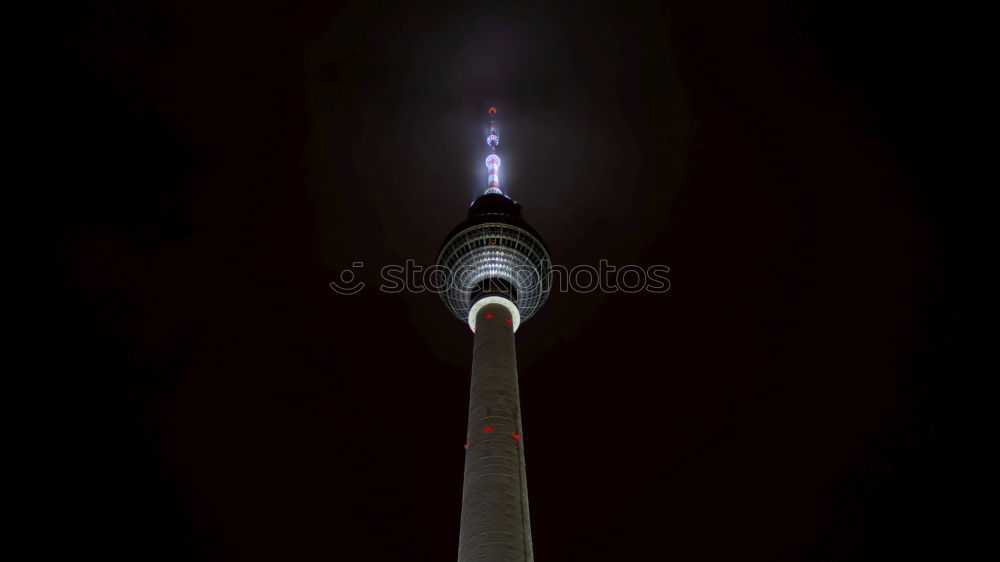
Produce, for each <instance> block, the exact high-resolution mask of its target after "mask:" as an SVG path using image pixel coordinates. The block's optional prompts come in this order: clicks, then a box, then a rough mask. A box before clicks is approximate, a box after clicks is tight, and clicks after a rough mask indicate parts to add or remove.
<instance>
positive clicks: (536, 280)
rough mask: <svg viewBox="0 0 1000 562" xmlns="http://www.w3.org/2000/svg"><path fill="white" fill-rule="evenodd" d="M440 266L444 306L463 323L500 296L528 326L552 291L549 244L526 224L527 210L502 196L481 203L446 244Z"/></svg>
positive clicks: (488, 197)
mask: <svg viewBox="0 0 1000 562" xmlns="http://www.w3.org/2000/svg"><path fill="white" fill-rule="evenodd" d="M437 265H438V266H439V270H438V275H439V276H438V278H437V279H436V280H435V285H436V286H437V287H438V288H441V289H443V290H442V291H441V293H440V294H441V300H442V301H444V304H445V306H447V307H448V310H450V311H451V312H452V314H454V315H455V316H456V317H457V318H458V319H459V320H461V321H463V322H466V321H468V319H469V311H470V310H471V309H472V306H473V305H474V304H475V303H476V302H477V301H479V300H480V299H483V298H487V297H494V296H496V297H503V298H505V299H509V300H511V301H513V302H514V304H515V305H516V306H517V310H518V313H519V314H518V316H519V317H520V322H524V321H525V320H527V319H528V318H531V316H532V315H533V314H534V313H535V312H536V311H537V310H538V309H539V308H541V306H542V304H543V303H544V302H545V300H546V299H547V298H548V297H549V292H550V291H551V289H552V278H551V277H552V262H551V260H550V259H549V252H548V249H547V248H546V247H545V242H544V241H543V240H542V237H541V236H539V234H538V233H537V232H535V229H533V228H531V226H529V225H528V223H527V222H525V221H524V219H522V218H521V205H519V204H518V203H517V202H515V201H513V200H511V199H510V198H509V197H507V196H506V195H502V194H499V193H487V194H485V195H481V196H480V197H479V198H478V199H476V201H475V202H474V203H473V204H472V207H471V208H470V209H469V216H468V218H467V219H466V220H465V221H464V222H462V223H461V224H459V225H458V226H457V227H455V229H454V230H453V231H452V232H451V234H449V235H448V237H447V238H446V239H445V242H444V244H442V246H441V251H440V252H439V253H438V260H437Z"/></svg>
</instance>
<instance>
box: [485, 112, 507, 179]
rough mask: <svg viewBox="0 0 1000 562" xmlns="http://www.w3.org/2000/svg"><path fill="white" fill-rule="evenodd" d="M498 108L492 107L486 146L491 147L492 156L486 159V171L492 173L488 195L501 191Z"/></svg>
mask: <svg viewBox="0 0 1000 562" xmlns="http://www.w3.org/2000/svg"><path fill="white" fill-rule="evenodd" d="M496 115H497V108H495V107H490V134H489V136H487V137H486V144H487V145H489V147H490V155H489V156H487V157H486V169H488V170H489V171H490V175H489V180H488V183H487V184H486V193H499V194H500V195H503V191H501V190H500V156H498V155H497V145H498V144H500V136H499V135H497V120H496Z"/></svg>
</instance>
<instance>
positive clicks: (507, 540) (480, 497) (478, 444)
mask: <svg viewBox="0 0 1000 562" xmlns="http://www.w3.org/2000/svg"><path fill="white" fill-rule="evenodd" d="M466 443H467V445H466V456H465V482H464V486H463V494H462V520H461V531H460V535H459V547H458V560H459V562H470V561H472V560H476V561H478V562H513V561H517V562H527V561H531V560H533V555H532V547H531V523H530V518H529V515H528V488H527V485H526V483H525V471H524V440H523V438H522V433H521V406H520V398H519V395H518V386H517V358H516V355H515V350H514V328H513V325H512V319H511V315H510V312H509V310H508V308H507V307H505V306H503V305H501V304H487V305H486V306H484V307H482V308H481V309H480V310H479V311H478V314H477V315H476V328H475V343H474V347H473V352H472V384H471V388H470V393H469V425H468V430H467V441H466Z"/></svg>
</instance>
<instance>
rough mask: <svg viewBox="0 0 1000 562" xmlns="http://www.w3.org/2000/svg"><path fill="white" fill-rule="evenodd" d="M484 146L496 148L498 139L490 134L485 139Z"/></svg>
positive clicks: (498, 142)
mask: <svg viewBox="0 0 1000 562" xmlns="http://www.w3.org/2000/svg"><path fill="white" fill-rule="evenodd" d="M486 144H488V145H490V146H496V145H498V144H500V137H498V136H496V135H493V134H491V135H490V136H488V137H486Z"/></svg>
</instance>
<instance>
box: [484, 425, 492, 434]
mask: <svg viewBox="0 0 1000 562" xmlns="http://www.w3.org/2000/svg"><path fill="white" fill-rule="evenodd" d="M483 433H493V428H492V427H490V426H486V429H484V430H483Z"/></svg>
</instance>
